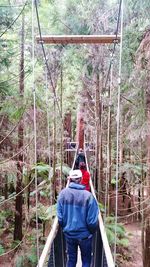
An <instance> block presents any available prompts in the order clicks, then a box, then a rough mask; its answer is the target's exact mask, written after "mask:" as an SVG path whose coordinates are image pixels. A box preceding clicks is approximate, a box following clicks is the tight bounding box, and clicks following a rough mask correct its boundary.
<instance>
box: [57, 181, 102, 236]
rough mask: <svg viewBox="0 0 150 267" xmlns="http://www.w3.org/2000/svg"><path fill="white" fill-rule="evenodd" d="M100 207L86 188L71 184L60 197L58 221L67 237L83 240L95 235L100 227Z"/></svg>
mask: <svg viewBox="0 0 150 267" xmlns="http://www.w3.org/2000/svg"><path fill="white" fill-rule="evenodd" d="M98 213H99V209H98V205H97V202H96V200H95V198H94V197H93V195H92V194H91V193H90V192H88V191H87V190H85V186H83V185H81V184H76V183H73V182H72V183H70V184H69V187H68V188H65V189H63V190H62V191H61V192H60V194H59V197H58V202H57V216H58V221H59V224H60V225H61V227H62V228H63V232H64V234H65V236H66V237H68V238H69V237H70V238H76V239H83V238H86V237H88V236H89V235H90V234H91V233H94V232H95V230H96V228H97V225H98Z"/></svg>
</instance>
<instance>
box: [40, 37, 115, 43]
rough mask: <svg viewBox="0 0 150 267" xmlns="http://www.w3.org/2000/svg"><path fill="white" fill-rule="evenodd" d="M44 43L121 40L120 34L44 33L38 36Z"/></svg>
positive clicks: (110, 41)
mask: <svg viewBox="0 0 150 267" xmlns="http://www.w3.org/2000/svg"><path fill="white" fill-rule="evenodd" d="M36 41H37V43H40V42H43V43H44V44H111V43H114V42H117V43H119V42H120V35H119V36H117V37H116V35H43V36H42V38H40V36H37V37H36Z"/></svg>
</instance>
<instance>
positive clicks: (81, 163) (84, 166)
mask: <svg viewBox="0 0 150 267" xmlns="http://www.w3.org/2000/svg"><path fill="white" fill-rule="evenodd" d="M79 168H80V170H85V169H86V164H85V163H84V162H80V164H79Z"/></svg>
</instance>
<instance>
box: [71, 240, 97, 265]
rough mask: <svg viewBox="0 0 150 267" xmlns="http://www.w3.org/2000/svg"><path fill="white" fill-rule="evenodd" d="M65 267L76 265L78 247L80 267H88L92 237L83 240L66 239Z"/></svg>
mask: <svg viewBox="0 0 150 267" xmlns="http://www.w3.org/2000/svg"><path fill="white" fill-rule="evenodd" d="M66 243H67V257H68V259H67V267H75V266H76V263H77V254H78V253H77V252H78V246H79V248H80V251H81V259H82V267H90V265H91V253H92V236H90V237H89V238H86V239H84V240H78V239H74V238H66Z"/></svg>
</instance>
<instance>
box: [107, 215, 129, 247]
mask: <svg viewBox="0 0 150 267" xmlns="http://www.w3.org/2000/svg"><path fill="white" fill-rule="evenodd" d="M105 222H106V224H105V227H106V234H107V237H108V240H109V243H110V244H111V245H113V244H114V240H115V230H116V233H117V239H116V241H117V245H121V246H124V247H126V246H128V239H127V237H126V232H125V229H124V227H123V225H122V224H121V223H117V225H115V218H114V217H112V216H109V217H107V218H106V221H105Z"/></svg>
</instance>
